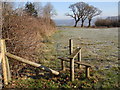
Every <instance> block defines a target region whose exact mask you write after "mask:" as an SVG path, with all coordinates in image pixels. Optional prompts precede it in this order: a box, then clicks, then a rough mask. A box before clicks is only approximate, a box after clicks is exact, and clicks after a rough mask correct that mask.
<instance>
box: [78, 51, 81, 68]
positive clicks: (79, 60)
mask: <svg viewBox="0 0 120 90" xmlns="http://www.w3.org/2000/svg"><path fill="white" fill-rule="evenodd" d="M78 62H81V49H80V52H79V53H78ZM78 68H79V69H80V68H81V65H80V64H78Z"/></svg>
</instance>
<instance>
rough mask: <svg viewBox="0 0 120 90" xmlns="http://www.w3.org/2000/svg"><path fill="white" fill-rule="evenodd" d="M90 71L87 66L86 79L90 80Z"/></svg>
mask: <svg viewBox="0 0 120 90" xmlns="http://www.w3.org/2000/svg"><path fill="white" fill-rule="evenodd" d="M89 69H90V67H88V66H86V78H89V76H90V71H89Z"/></svg>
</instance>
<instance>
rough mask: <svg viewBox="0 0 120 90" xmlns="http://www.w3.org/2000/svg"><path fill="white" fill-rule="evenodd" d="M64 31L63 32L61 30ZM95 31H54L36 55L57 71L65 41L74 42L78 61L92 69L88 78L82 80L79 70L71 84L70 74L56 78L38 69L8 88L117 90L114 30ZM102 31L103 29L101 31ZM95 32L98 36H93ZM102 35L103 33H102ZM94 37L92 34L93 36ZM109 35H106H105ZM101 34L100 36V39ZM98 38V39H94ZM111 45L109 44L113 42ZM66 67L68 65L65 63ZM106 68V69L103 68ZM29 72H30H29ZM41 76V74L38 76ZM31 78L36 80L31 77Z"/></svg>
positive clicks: (117, 72) (11, 83) (82, 73)
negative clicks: (103, 89) (36, 73)
mask: <svg viewBox="0 0 120 90" xmlns="http://www.w3.org/2000/svg"><path fill="white" fill-rule="evenodd" d="M63 28H64V29H63ZM95 30H97V29H94V30H92V29H86V30H85V28H73V27H59V30H58V32H56V33H55V34H54V35H53V36H51V37H49V38H46V39H45V40H44V41H43V42H44V44H45V47H43V50H42V52H43V53H42V54H41V55H39V60H40V63H42V64H43V65H45V66H47V67H50V68H52V69H55V70H57V71H59V70H60V69H61V61H60V60H59V59H57V58H58V57H59V56H67V55H68V54H69V51H68V44H69V42H68V40H69V39H70V38H72V39H73V40H74V47H78V46H80V47H82V48H83V49H82V61H85V62H86V63H90V64H92V65H94V66H95V67H94V68H93V69H92V70H91V71H90V76H91V77H90V78H89V79H86V78H85V71H84V69H81V70H79V71H77V72H75V81H74V82H71V81H70V74H69V71H68V70H67V71H66V72H62V73H61V75H60V76H57V77H56V76H51V75H49V74H48V73H47V72H43V71H41V70H40V73H39V75H38V76H37V75H35V72H34V73H33V74H30V75H31V77H26V76H28V73H25V76H23V77H19V78H18V79H15V78H14V79H13V81H11V82H10V84H9V85H8V86H6V87H8V88H42V89H44V88H51V89H52V88H62V89H63V88H79V89H81V88H92V89H97V88H100V89H102V88H106V89H107V88H111V89H112V88H118V87H119V85H118V76H119V71H120V68H119V67H118V66H116V62H117V61H118V57H117V55H116V53H117V52H118V48H116V47H117V43H118V42H117V39H116V37H115V36H116V33H115V32H116V31H115V32H113V33H112V31H111V29H110V32H107V30H105V31H100V30H97V31H95ZM102 30H104V29H102ZM97 32H98V33H97ZM102 32H103V34H102ZM95 33H96V34H97V35H94V34H95ZM111 33H112V35H111V36H110V35H109V34H111ZM100 35H101V36H100ZM96 36H98V37H96ZM113 41H114V43H111V42H113ZM66 65H67V66H69V64H68V63H66ZM106 67H108V68H106ZM31 71H34V69H33V70H31ZM41 73H42V74H43V75H41ZM33 76H35V77H37V78H33Z"/></svg>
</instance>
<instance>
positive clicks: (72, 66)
mask: <svg viewBox="0 0 120 90" xmlns="http://www.w3.org/2000/svg"><path fill="white" fill-rule="evenodd" d="M69 49H70V51H69V52H70V55H71V54H72V53H73V40H72V39H70V40H69ZM70 80H71V81H74V59H73V58H70Z"/></svg>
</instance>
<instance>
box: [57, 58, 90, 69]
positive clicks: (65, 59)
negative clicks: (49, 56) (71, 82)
mask: <svg viewBox="0 0 120 90" xmlns="http://www.w3.org/2000/svg"><path fill="white" fill-rule="evenodd" d="M59 59H61V60H63V61H66V62H70V60H69V59H67V58H59ZM74 63H75V64H79V65H83V66H88V67H92V65H90V64H86V63H85V62H82V61H81V62H78V61H74Z"/></svg>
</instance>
